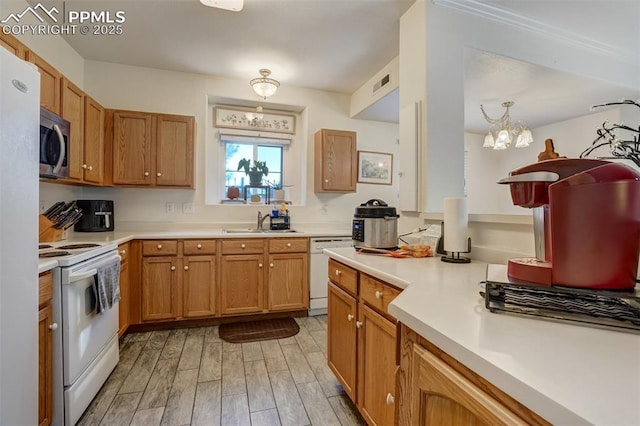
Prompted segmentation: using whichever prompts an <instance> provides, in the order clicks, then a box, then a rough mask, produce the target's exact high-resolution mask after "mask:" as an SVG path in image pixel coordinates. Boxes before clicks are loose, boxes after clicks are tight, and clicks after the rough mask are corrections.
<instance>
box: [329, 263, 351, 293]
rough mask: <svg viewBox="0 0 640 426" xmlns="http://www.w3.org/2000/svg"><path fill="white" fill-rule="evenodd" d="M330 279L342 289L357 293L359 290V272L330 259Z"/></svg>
mask: <svg viewBox="0 0 640 426" xmlns="http://www.w3.org/2000/svg"><path fill="white" fill-rule="evenodd" d="M328 272H329V279H330V280H331V281H332V282H334V283H335V284H337V285H338V286H340V287H341V288H342V289H344V290H346V291H348V292H349V293H351V294H353V295H355V294H357V292H358V272H357V271H356V270H355V269H351V268H349V267H348V266H345V265H343V264H342V263H338V262H336V261H335V260H331V259H329V271H328Z"/></svg>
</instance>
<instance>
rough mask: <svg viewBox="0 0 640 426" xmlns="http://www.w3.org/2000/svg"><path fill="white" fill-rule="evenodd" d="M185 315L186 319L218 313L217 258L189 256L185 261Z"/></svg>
mask: <svg viewBox="0 0 640 426" xmlns="http://www.w3.org/2000/svg"><path fill="white" fill-rule="evenodd" d="M183 264H184V266H183V274H182V289H183V290H182V294H183V297H184V305H183V315H184V317H186V318H193V317H207V316H213V315H215V313H216V308H215V306H216V296H215V294H216V286H215V283H216V257H215V256H189V257H185V258H184V260H183Z"/></svg>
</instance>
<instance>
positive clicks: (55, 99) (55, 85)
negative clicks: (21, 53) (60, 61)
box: [26, 50, 62, 114]
mask: <svg viewBox="0 0 640 426" xmlns="http://www.w3.org/2000/svg"><path fill="white" fill-rule="evenodd" d="M26 59H27V61H29V62H31V63H32V64H34V65H35V66H37V67H38V71H40V105H41V106H43V107H44V108H46V109H48V110H49V111H51V112H54V113H56V114H60V85H61V83H60V81H61V80H62V74H60V72H59V71H58V70H57V69H55V68H54V67H52V66H51V65H49V64H48V63H47V61H45V60H44V59H42V58H41V57H40V56H38V55H36V54H35V53H33V52H32V51H31V50H27V54H26Z"/></svg>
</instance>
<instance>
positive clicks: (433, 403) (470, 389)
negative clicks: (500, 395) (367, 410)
mask: <svg viewBox="0 0 640 426" xmlns="http://www.w3.org/2000/svg"><path fill="white" fill-rule="evenodd" d="M412 369H413V383H412V384H411V387H412V390H411V394H412V395H413V401H412V402H411V403H412V405H413V410H412V412H413V417H414V418H413V419H412V422H411V424H413V425H441V424H449V425H526V424H527V423H526V422H524V421H522V419H520V418H519V417H518V416H516V415H515V414H514V413H512V412H511V411H510V410H508V409H507V408H506V407H505V406H504V405H502V404H500V403H499V402H498V401H496V400H495V399H493V398H492V397H490V396H489V395H487V394H486V393H485V392H484V391H483V390H482V389H480V388H478V387H477V386H475V385H474V384H473V383H471V382H470V381H469V380H467V379H466V378H465V377H463V376H462V375H461V374H460V373H458V372H457V371H455V370H454V369H453V368H451V367H450V366H449V365H447V364H446V363H445V362H444V361H442V360H441V359H439V358H438V357H436V356H435V355H434V354H432V353H431V352H429V351H427V350H426V349H425V348H423V347H422V346H420V345H418V344H415V343H414V345H413V367H412Z"/></svg>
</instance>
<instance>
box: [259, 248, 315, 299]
mask: <svg viewBox="0 0 640 426" xmlns="http://www.w3.org/2000/svg"><path fill="white" fill-rule="evenodd" d="M308 268H309V256H308V255H307V253H296V254H272V255H270V256H269V281H268V286H269V310H270V311H291V310H295V309H307V308H308V307H309V285H308V278H307V277H308V275H309V271H308Z"/></svg>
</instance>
